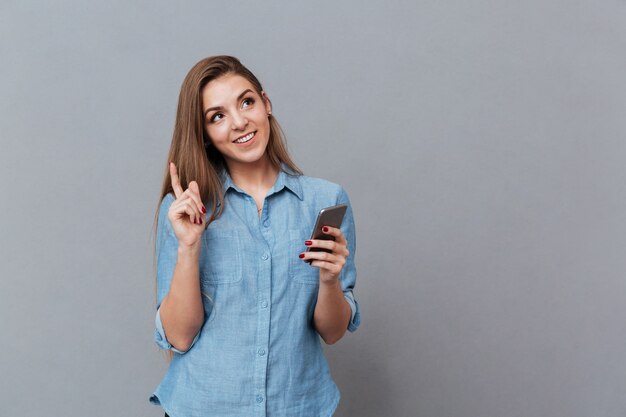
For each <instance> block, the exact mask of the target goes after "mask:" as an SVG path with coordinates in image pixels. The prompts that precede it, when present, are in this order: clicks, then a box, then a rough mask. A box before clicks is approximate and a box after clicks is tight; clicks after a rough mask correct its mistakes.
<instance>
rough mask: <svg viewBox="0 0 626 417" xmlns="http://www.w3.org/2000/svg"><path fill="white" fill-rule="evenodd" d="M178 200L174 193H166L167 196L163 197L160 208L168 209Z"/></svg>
mask: <svg viewBox="0 0 626 417" xmlns="http://www.w3.org/2000/svg"><path fill="white" fill-rule="evenodd" d="M174 200H176V198H175V197H174V195H173V194H172V193H167V194H165V197H163V198H162V199H161V206H160V210H167V209H169V207H170V206H171V205H172V203H173V202H174Z"/></svg>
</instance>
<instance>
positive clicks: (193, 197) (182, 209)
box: [167, 162, 206, 246]
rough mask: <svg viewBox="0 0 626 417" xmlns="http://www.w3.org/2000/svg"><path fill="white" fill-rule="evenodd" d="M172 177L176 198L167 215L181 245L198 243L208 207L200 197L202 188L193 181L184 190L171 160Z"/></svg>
mask: <svg viewBox="0 0 626 417" xmlns="http://www.w3.org/2000/svg"><path fill="white" fill-rule="evenodd" d="M170 177H171V178H172V188H173V189H174V194H175V195H176V200H174V202H173V203H172V205H171V206H170V208H169V211H168V212H167V217H168V219H169V220H170V223H171V224H172V228H173V229H174V234H175V235H176V238H177V239H178V244H179V246H180V245H185V246H193V245H195V244H196V243H198V241H199V240H200V237H201V236H202V232H204V230H205V229H206V224H205V223H206V208H205V207H204V205H203V204H202V199H201V198H200V189H199V188H198V183H197V182H195V181H191V182H190V183H189V188H187V189H186V190H184V191H183V187H181V186H180V180H179V179H178V171H177V170H176V165H174V163H173V162H170Z"/></svg>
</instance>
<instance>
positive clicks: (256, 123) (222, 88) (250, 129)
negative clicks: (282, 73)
mask: <svg viewBox="0 0 626 417" xmlns="http://www.w3.org/2000/svg"><path fill="white" fill-rule="evenodd" d="M262 94H263V96H259V94H258V93H257V92H256V91H255V89H254V87H253V86H252V84H251V83H250V81H248V80H247V79H245V78H244V77H242V76H240V75H234V74H228V75H225V76H222V77H219V78H216V79H215V80H213V81H211V82H209V83H208V84H207V85H206V86H205V87H204V88H203V89H202V91H201V99H202V112H203V114H204V126H205V128H206V131H207V133H208V135H209V140H210V141H211V144H212V146H214V147H215V148H216V149H217V150H218V151H219V152H220V153H221V154H222V155H223V156H224V159H225V160H226V163H227V164H228V166H229V167H232V165H233V164H246V163H247V164H251V163H254V162H258V161H259V160H261V159H263V158H267V155H266V153H265V148H266V147H267V143H268V141H269V134H270V123H269V118H268V113H269V112H271V105H270V103H269V100H268V99H267V96H266V95H265V92H263V93H262Z"/></svg>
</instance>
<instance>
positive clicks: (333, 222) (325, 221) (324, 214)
mask: <svg viewBox="0 0 626 417" xmlns="http://www.w3.org/2000/svg"><path fill="white" fill-rule="evenodd" d="M347 209H348V206H347V205H345V204H339V205H337V206H332V207H326V208H323V209H321V210H320V212H319V213H318V215H317V220H316V221H315V227H314V228H313V232H312V233H311V240H312V239H318V240H319V239H323V240H335V238H334V236H331V235H329V234H326V233H324V232H322V227H324V226H330V227H336V228H337V229H338V228H340V227H341V222H342V221H343V216H344V215H345V214H346V210H347ZM309 251H310V252H329V253H330V252H332V251H330V250H329V249H323V248H311V247H307V252H309ZM308 262H309V263H311V261H308Z"/></svg>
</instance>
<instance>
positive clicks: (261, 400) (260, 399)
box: [256, 395, 263, 403]
mask: <svg viewBox="0 0 626 417" xmlns="http://www.w3.org/2000/svg"><path fill="white" fill-rule="evenodd" d="M256 402H258V403H262V402H263V397H261V396H260V395H257V396H256Z"/></svg>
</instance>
